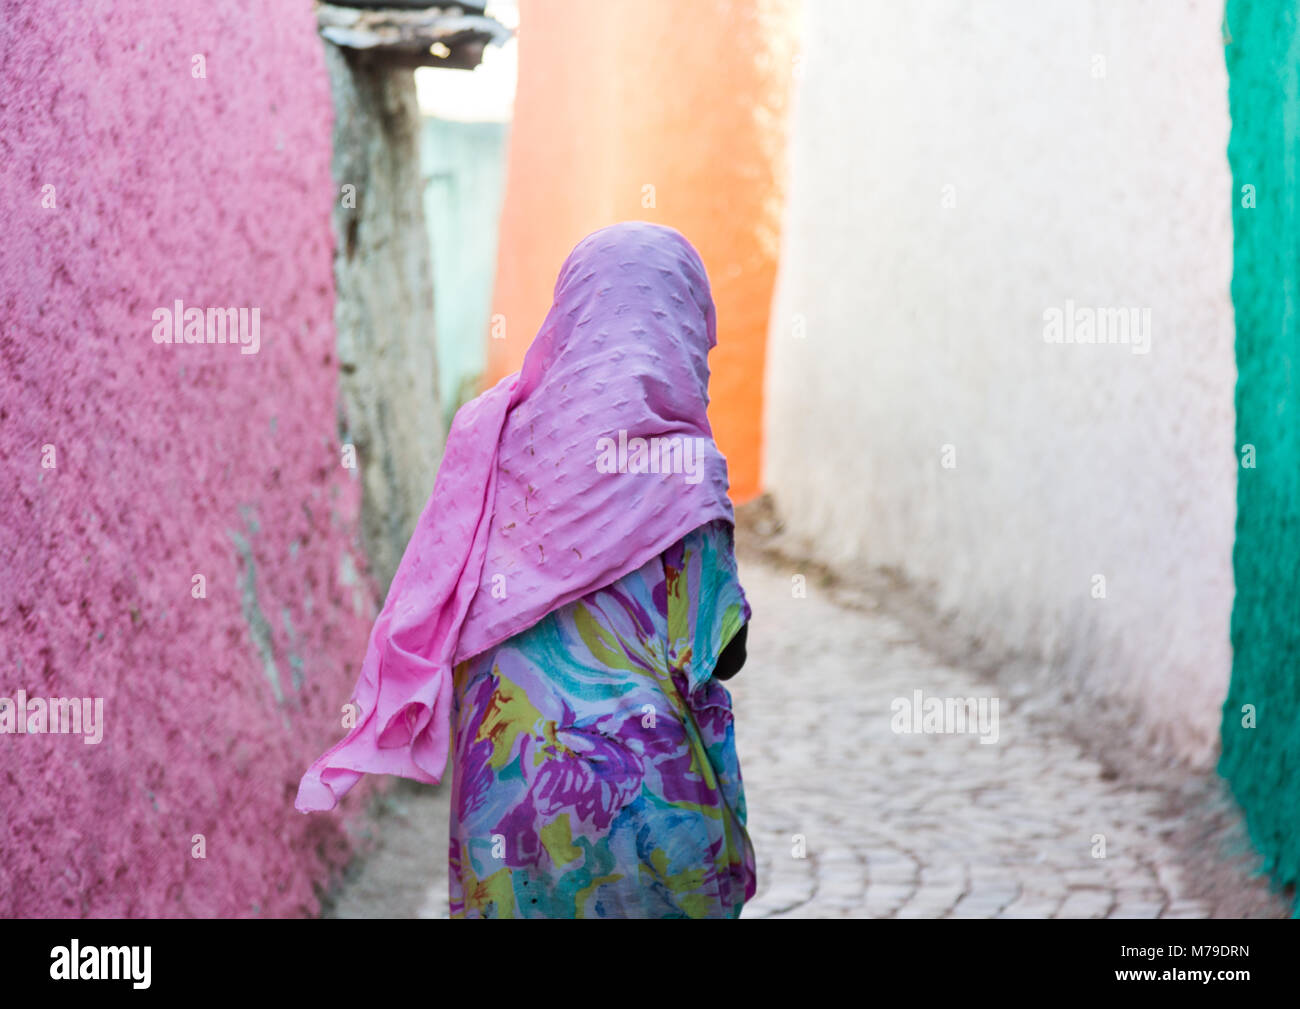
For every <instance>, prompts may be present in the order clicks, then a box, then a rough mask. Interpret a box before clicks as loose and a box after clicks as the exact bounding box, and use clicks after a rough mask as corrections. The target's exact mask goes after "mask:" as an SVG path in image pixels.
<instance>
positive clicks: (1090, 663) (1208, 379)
mask: <svg viewBox="0 0 1300 1009" xmlns="http://www.w3.org/2000/svg"><path fill="white" fill-rule="evenodd" d="M1221 14H1222V11H1221V5H1220V4H1218V3H1210V2H1203V0H1195V2H1178V3H1171V2H1149V3H1141V2H1135V0H1111V2H1103V0H1093V2H1085V0H1062V2H1060V3H1052V4H1044V3H1042V2H1041V0H998V2H983V3H976V2H970V0H914V2H907V3H903V2H898V0H879V2H871V0H807V4H806V11H805V27H804V42H803V49H802V56H803V58H802V64H801V68H800V74H799V80H798V83H797V90H796V96H795V106H794V120H793V137H792V149H791V160H790V178H789V193H788V203H787V207H786V221H785V229H784V239H783V242H784V247H783V251H782V257H781V273H780V277H779V281H778V289H777V295H776V301H775V306H774V311H773V316H772V318H773V327H772V332H771V339H770V348H769V350H770V355H771V356H770V359H769V366H768V369H767V374H768V376H769V377H768V388H767V390H766V411H767V414H766V436H765V438H766V441H765V444H766V450H765V460H764V464H765V471H766V472H765V482H766V485H767V488H768V489H769V490H770V491H771V492H772V493H773V496H774V497H775V500H776V502H777V505H778V507H779V509H780V510H781V512H782V514H783V517H784V518H785V519H786V521H787V523H788V525H789V526H790V527H791V528H792V529H793V531H794V532H796V533H797V534H800V535H802V536H804V537H806V538H808V539H809V540H810V541H811V542H812V543H813V544H814V553H815V554H816V555H817V557H818V559H820V560H823V561H826V562H829V563H830V564H832V566H839V567H850V566H855V565H862V564H870V565H883V566H895V567H898V568H900V569H902V570H903V571H904V572H905V573H906V574H907V575H909V576H910V578H912V579H913V580H914V581H916V582H918V583H920V584H922V585H932V586H933V588H934V592H935V593H936V598H935V602H936V604H937V605H938V606H939V607H940V608H942V609H943V610H945V611H952V612H955V613H956V614H957V615H958V617H959V619H960V621H961V622H962V624H963V625H964V626H965V627H966V628H968V629H969V630H971V631H973V632H975V633H977V634H979V635H980V636H982V637H983V638H984V639H985V640H987V641H988V643H989V644H990V646H991V647H993V648H994V649H995V650H1006V651H1014V652H1018V653H1021V654H1029V655H1042V656H1044V657H1045V659H1046V660H1047V661H1048V662H1050V663H1051V665H1052V668H1053V671H1054V675H1057V676H1060V677H1062V678H1065V679H1069V680H1074V681H1077V684H1078V685H1079V686H1081V687H1082V688H1083V691H1082V693H1083V694H1084V697H1085V698H1089V697H1091V698H1097V697H1102V696H1106V697H1110V698H1113V699H1118V700H1121V701H1122V702H1123V703H1124V704H1126V705H1128V706H1131V707H1132V709H1133V710H1134V711H1135V712H1136V713H1137V725H1138V731H1140V732H1143V733H1147V734H1149V735H1150V737H1151V738H1152V739H1153V740H1154V741H1156V742H1157V743H1158V744H1160V745H1163V746H1166V747H1170V748H1172V749H1173V750H1174V751H1176V752H1177V753H1178V754H1179V755H1180V756H1181V757H1183V758H1185V759H1188V760H1191V761H1194V762H1198V763H1203V762H1205V761H1208V760H1209V759H1211V758H1212V756H1213V751H1214V747H1215V745H1216V744H1215V740H1216V736H1217V727H1218V721H1219V710H1218V709H1219V706H1220V704H1221V703H1222V698H1223V695H1224V692H1225V690H1226V687H1227V677H1228V670H1229V666H1230V660H1231V653H1230V645H1229V638H1228V618H1229V611H1230V608H1231V603H1232V587H1233V583H1232V568H1231V550H1232V541H1233V524H1234V519H1235V493H1236V460H1235V456H1234V448H1233V384H1234V381H1235V377H1236V369H1235V364H1234V359H1233V317H1232V307H1231V301H1230V298H1229V279H1230V274H1231V265H1232V233H1231V221H1230V215H1229V202H1228V201H1229V199H1230V198H1231V193H1230V190H1231V179H1230V176H1229V172H1228V166H1227V161H1226V155H1225V151H1226V146H1227V139H1228V127H1229V122H1228V110H1227V74H1226V71H1225V69H1224V64H1223V51H1222V43H1221V39H1220V21H1221ZM1096 57H1101V58H1102V59H1104V68H1103V67H1102V66H1101V65H1100V64H1099V63H1097V62H1096V59H1095V58H1096ZM1097 70H1104V76H1101V77H1096V76H1094V72H1095V71H1097ZM945 186H952V187H953V189H952V190H948V191H945V189H944V187H945ZM945 193H946V195H948V196H949V197H950V198H951V197H954V196H955V206H944V197H945ZM1067 299H1072V300H1073V301H1074V302H1075V304H1076V305H1078V306H1093V307H1097V306H1110V307H1139V308H1148V309H1150V313H1151V346H1150V352H1149V353H1147V354H1135V353H1133V352H1132V347H1131V346H1119V345H1114V346H1111V345H1107V346H1079V345H1054V344H1048V343H1046V342H1045V340H1044V312H1045V310H1046V309H1048V308H1049V307H1051V306H1057V307H1060V308H1062V309H1063V308H1064V306H1065V303H1066V300H1067ZM801 332H802V333H803V335H802V336H800V335H799V334H800V333H801ZM945 445H951V446H953V447H954V449H955V458H956V467H955V468H954V469H945V468H944V467H943V466H942V452H943V446H945ZM1097 574H1100V575H1104V577H1105V580H1106V582H1105V588H1106V598H1105V599H1104V600H1102V599H1094V598H1092V596H1091V590H1092V587H1093V576H1094V575H1097ZM866 674H867V675H869V671H866Z"/></svg>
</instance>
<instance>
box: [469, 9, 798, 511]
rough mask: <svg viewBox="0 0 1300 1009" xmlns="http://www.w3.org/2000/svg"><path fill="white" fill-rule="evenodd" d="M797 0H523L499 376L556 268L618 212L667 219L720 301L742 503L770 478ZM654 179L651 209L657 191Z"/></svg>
mask: <svg viewBox="0 0 1300 1009" xmlns="http://www.w3.org/2000/svg"><path fill="white" fill-rule="evenodd" d="M797 9H798V8H797V2H796V0H659V2H654V0H650V2H646V0H522V2H521V4H520V29H519V85H518V92H517V95H516V98H515V119H514V124H513V126H512V128H511V138H510V154H509V169H508V172H509V175H508V181H507V184H506V197H505V205H504V208H503V212H502V220H501V240H500V245H499V252H498V264H497V279H496V291H495V295H494V300H493V313H494V315H499V316H501V318H502V319H503V321H504V331H505V338H504V339H495V338H489V339H488V376H487V377H488V379H489V380H490V381H496V380H497V379H499V378H500V377H501V376H502V375H505V374H508V373H509V372H511V371H514V370H515V369H517V368H518V367H519V364H520V362H521V361H522V359H523V355H524V351H525V350H526V349H527V347H528V344H529V343H530V342H531V340H532V338H533V334H534V333H535V332H536V331H537V327H538V326H539V325H540V324H541V322H542V319H543V317H544V316H545V315H546V310H547V309H548V308H549V307H550V300H551V290H552V287H553V285H554V283H555V276H556V274H557V273H558V272H559V268H560V264H561V263H562V262H563V261H564V257H565V256H566V255H567V254H568V252H569V250H570V249H571V248H572V247H573V246H574V245H575V244H576V243H577V242H578V241H579V240H580V239H581V238H582V237H583V236H584V235H586V234H588V233H590V232H591V231H594V230H595V229H597V228H600V227H603V226H605V225H607V224H612V223H614V222H616V221H621V220H628V219H639V220H647V221H656V222H658V223H661V224H667V225H671V226H672V227H674V228H677V229H678V230H679V231H681V232H682V233H683V234H684V235H686V237H687V238H689V239H690V240H691V242H692V243H693V244H694V245H695V247H696V248H697V249H699V251H700V255H701V256H703V258H704V263H705V266H706V267H707V269H708V272H709V279H710V282H711V284H712V287H713V296H714V300H715V302H716V303H717V308H718V346H717V347H716V348H715V349H714V351H713V353H712V355H711V357H710V363H711V365H712V369H713V378H712V385H711V395H712V400H711V403H710V408H709V418H710V421H711V422H712V424H713V429H714V435H715V436H716V438H717V441H718V444H719V446H720V447H721V449H722V451H723V452H724V453H725V454H726V456H727V460H728V463H729V466H730V473H731V494H732V498H733V500H735V501H737V502H738V503H739V502H743V501H745V500H748V499H749V498H752V497H753V496H754V495H756V494H757V493H758V492H759V490H760V488H761V474H760V471H759V461H760V459H761V454H762V453H761V449H762V402H761V401H762V394H763V367H764V359H765V348H766V343H767V324H768V313H769V310H770V307H771V300H772V287H773V283H774V281H775V277H776V265H777V255H778V252H779V228H780V213H781V189H782V174H783V170H784V163H785V110H786V106H787V96H788V92H789V86H790V82H791V76H792V66H793V57H794V53H795V46H796V38H795V33H796V30H797V23H798V22H797V16H796V13H797ZM646 186H653V187H654V189H653V200H654V205H653V206H646V205H644V202H645V200H646V199H647V196H646V193H647V190H646V189H645V188H644V187H646Z"/></svg>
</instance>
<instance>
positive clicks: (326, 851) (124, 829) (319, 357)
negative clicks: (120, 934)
mask: <svg viewBox="0 0 1300 1009" xmlns="http://www.w3.org/2000/svg"><path fill="white" fill-rule="evenodd" d="M72 6H75V7H76V10H75V16H73V13H72V10H71V6H70V5H62V7H61V11H62V12H63V13H62V14H61V13H60V12H58V11H51V10H49V9H48V8H47V5H33V4H28V3H21V2H18V0H5V2H3V3H2V4H0V193H2V194H3V203H2V205H0V232H2V233H3V234H4V236H5V239H4V242H3V243H0V458H2V459H3V463H2V464H0V474H2V477H0V480H2V482H0V569H3V572H4V573H3V577H0V671H2V672H0V695H3V696H7V697H12V696H13V693H14V692H15V691H16V690H18V689H25V690H26V691H27V692H28V693H29V694H41V695H45V696H48V695H57V696H74V697H82V696H89V697H102V698H103V699H104V711H105V722H106V727H105V733H104V738H103V741H102V742H101V743H99V744H98V745H87V744H85V743H83V742H82V741H81V739H80V738H79V737H74V736H69V735H23V736H13V735H10V736H2V737H0V851H2V852H3V858H0V916H3V917H9V916H14V915H44V916H56V917H59V916H78V915H88V916H136V915H161V916H170V915H187V916H188V915H230V916H245V915H247V916H253V915H264V916H272V915H294V914H300V913H308V912H312V911H314V910H315V909H316V908H317V906H318V905H317V900H316V897H315V894H314V892H313V882H315V881H318V880H320V879H321V877H322V876H323V875H324V874H325V872H326V865H327V863H329V862H332V861H337V859H338V858H340V857H341V856H343V855H344V854H346V852H345V842H344V837H343V834H342V833H341V830H340V827H339V820H338V819H337V818H331V817H310V818H309V817H304V816H302V815H300V814H298V813H296V812H294V810H293V806H292V803H293V795H294V789H295V787H296V784H297V780H298V777H299V776H300V775H301V773H302V771H303V769H304V768H305V766H306V764H307V763H308V762H309V761H310V759H311V757H312V756H314V755H315V754H316V753H318V752H320V750H321V749H322V748H323V747H324V746H325V745H327V744H328V743H329V742H330V741H332V740H333V739H334V738H337V736H338V733H339V730H338V727H337V725H338V723H337V719H338V714H337V712H338V704H339V700H340V698H345V697H346V696H347V692H348V690H349V689H350V688H351V686H352V683H353V682H354V678H355V663H356V662H357V660H358V659H359V658H360V656H361V655H363V654H364V650H365V640H366V634H367V632H368V629H369V617H370V616H371V615H372V614H373V612H374V610H373V606H374V593H373V590H372V589H371V588H368V587H367V583H366V581H365V579H364V563H363V561H362V559H361V554H360V551H359V549H358V544H357V543H356V542H355V541H356V539H357V526H358V509H359V500H360V487H359V484H358V483H357V482H356V481H355V480H352V479H349V477H348V474H347V473H346V472H345V471H344V470H343V469H342V468H341V467H340V465H339V443H338V439H337V438H336V435H335V423H336V422H335V411H336V404H335V400H336V384H337V381H338V364H337V358H336V354H335V333H334V325H333V321H332V318H331V316H332V312H333V287H332V283H331V240H330V226H329V213H330V211H329V207H330V201H331V196H332V193H333V185H332V183H331V179H330V171H329V151H330V95H329V90H328V85H327V81H326V75H325V68H324V66H323V61H322V57H321V43H320V41H319V39H318V38H317V36H316V32H315V26H314V19H313V16H312V12H311V5H310V4H309V3H308V2H307V0H294V2H292V3H281V4H273V5H267V4H262V3H257V2H253V0H242V2H231V3H227V4H216V5H214V4H207V3H198V2H194V0H182V2H177V3H169V4H157V3H148V2H127V3H108V2H97V3H85V4H80V5H72ZM194 54H203V55H204V56H205V57H206V75H207V76H206V78H204V79H196V78H194V77H193V76H192V66H193V64H192V56H193V55H194ZM47 184H48V185H52V186H54V187H55V197H56V206H55V207H54V208H50V209H46V208H43V207H42V206H41V201H42V188H43V187H44V186H46V185H47ZM176 298H182V299H184V300H185V302H186V303H187V304H189V305H195V306H215V305H234V306H250V307H258V308H259V309H260V313H261V349H260V352H259V353H257V354H254V355H247V356H244V355H240V354H239V352H238V350H237V349H236V348H233V347H230V346H212V347H199V346H158V345H155V344H154V342H153V341H152V339H151V328H152V320H151V314H152V312H153V311H154V309H155V308H156V307H159V306H164V305H170V304H171V303H172V301H173V299H176ZM46 445H50V446H53V448H54V452H55V455H54V461H55V462H56V464H57V465H56V468H53V469H44V468H42V465H41V463H42V455H43V446H46ZM195 574H202V575H204V576H205V578H206V598H203V599H199V598H194V597H193V596H192V586H193V585H194V583H193V581H192V579H193V576H194V575H195ZM356 801H358V800H356V799H354V800H352V802H353V803H355V802H356ZM195 834H202V835H204V837H205V839H206V842H205V843H206V858H205V859H196V858H194V857H192V851H193V850H194V841H193V836H194V835H195Z"/></svg>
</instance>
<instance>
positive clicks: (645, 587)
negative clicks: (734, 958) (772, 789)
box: [450, 521, 755, 918]
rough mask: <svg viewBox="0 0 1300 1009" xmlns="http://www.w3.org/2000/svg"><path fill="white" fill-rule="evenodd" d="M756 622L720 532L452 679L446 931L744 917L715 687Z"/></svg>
mask: <svg viewBox="0 0 1300 1009" xmlns="http://www.w3.org/2000/svg"><path fill="white" fill-rule="evenodd" d="M749 616H750V610H749V604H748V602H747V601H746V600H745V596H744V592H743V591H742V590H741V587H740V582H739V580H738V579H737V576H736V562H735V555H734V553H733V549H732V527H731V525H730V524H729V523H726V522H722V521H718V522H713V523H710V524H708V525H706V526H702V527H701V528H699V529H696V530H695V531H693V532H691V533H690V534H688V535H687V536H686V537H685V538H683V539H682V540H681V541H679V542H678V543H677V544H675V545H674V546H673V547H670V548H669V549H668V550H667V551H665V552H664V553H663V554H661V555H660V556H658V557H656V558H654V559H653V560H651V561H650V562H649V563H647V564H645V565H644V566H643V567H641V568H640V569H638V570H636V571H634V572H632V573H631V574H629V575H626V576H625V577H623V578H621V579H620V580H619V581H617V582H615V583H614V584H612V585H609V586H607V587H605V588H603V589H600V590H599V591H596V592H592V593H591V594H589V595H587V596H585V597H583V598H582V599H579V600H577V601H575V602H573V603H570V604H568V605H567V606H563V607H561V608H560V609H558V610H555V611H554V612H552V613H551V614H549V615H548V616H547V617H546V618H545V619H543V620H542V621H541V622H539V623H537V624H535V625H534V626H533V627H531V628H529V629H528V630H526V631H523V632H522V633H520V634H517V635H516V636H515V637H513V638H511V639H510V640H509V641H506V642H504V643H502V644H500V645H498V646H496V647H495V648H493V649H491V650H489V651H487V652H485V653H483V654H482V655H479V656H476V657H474V658H472V659H467V660H466V661H464V662H462V663H460V664H459V665H458V666H457V667H456V670H455V691H454V696H455V700H454V706H453V711H452V725H453V731H454V733H455V739H454V756H453V762H454V768H453V776H452V794H451V802H452V824H451V848H450V868H451V874H450V895H451V916H452V917H453V918H480V917H482V918H511V917H518V918H706V917H717V918H721V917H737V916H738V915H739V914H740V909H741V907H742V906H743V905H744V903H745V901H746V900H749V899H750V898H751V897H753V895H754V884H755V875H754V851H753V847H752V846H751V844H750V840H749V836H748V834H747V833H746V831H745V797H744V790H743V787H742V785H741V778H740V765H739V762H738V761H737V759H736V749H735V737H734V734H733V730H732V711H731V695H730V694H729V693H728V692H727V689H726V688H725V687H724V686H723V685H722V683H721V682H719V681H718V680H716V679H715V678H714V677H713V675H712V673H713V669H714V666H715V664H716V662H717V658H718V656H719V654H721V652H722V649H723V648H724V647H726V645H727V643H728V642H729V641H730V640H731V639H732V637H733V636H734V635H735V634H736V632H737V631H739V630H740V628H741V627H742V626H743V625H744V624H745V623H746V622H747V621H748V620H749Z"/></svg>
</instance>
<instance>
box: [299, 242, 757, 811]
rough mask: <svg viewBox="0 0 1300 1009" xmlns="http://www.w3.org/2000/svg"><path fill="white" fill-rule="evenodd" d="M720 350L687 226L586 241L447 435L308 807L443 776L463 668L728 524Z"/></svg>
mask: <svg viewBox="0 0 1300 1009" xmlns="http://www.w3.org/2000/svg"><path fill="white" fill-rule="evenodd" d="M716 342H717V326H716V322H715V316H714V308H713V299H712V296H711V295H710V293H709V281H708V277H707V276H706V274H705V272H704V264H703V263H702V262H701V260H700V257H699V254H698V253H696V251H695V249H694V248H692V246H691V244H690V243H689V242H688V241H686V239H685V238H683V237H682V235H681V234H680V233H678V232H677V231H674V230H673V229H672V228H666V227H663V226H661V225H656V224H648V223H644V222H639V221H634V222H626V223H623V224H616V225H613V226H611V227H608V228H602V229H601V230H600V231H596V232H594V233H593V234H591V235H588V236H587V237H586V238H584V239H583V240H582V241H581V242H579V243H578V245H577V247H576V248H574V250H573V252H571V253H570V254H569V257H568V259H566V260H565V262H564V266H563V268H562V269H561V270H560V276H559V279H558V280H557V281H556V283H555V295H554V301H553V303H552V305H551V310H550V312H549V313H547V316H546V320H545V321H544V322H543V323H542V328H541V330H539V331H538V333H537V336H536V338H535V339H534V340H533V343H532V346H531V347H529V349H528V353H527V354H526V355H525V357H524V363H523V367H522V368H521V369H520V370H519V372H518V373H517V374H514V375H510V376H507V377H506V378H504V379H502V380H501V381H500V382H499V383H497V385H496V386H494V387H493V388H492V389H489V390H488V391H487V392H485V393H483V394H482V395H481V396H479V397H478V398H477V399H475V400H473V401H472V402H470V403H466V404H465V406H464V407H462V408H461V409H460V411H459V412H458V413H457V414H456V419H455V420H454V421H453V422H452V426H451V432H450V434H448V436H447V446H446V450H445V453H444V455H443V459H442V465H441V467H440V469H439V472H438V479H437V483H436V486H435V487H434V491H433V495H432V497H431V498H430V499H429V503H428V504H427V505H426V506H425V509H424V512H423V513H422V514H421V515H420V520H419V522H418V523H417V524H416V527H415V532H414V533H413V534H412V536H411V541H410V543H409V544H408V545H407V548H406V553H405V554H404V555H403V556H402V563H401V565H400V566H399V568H398V570H397V574H396V576H395V577H394V579H393V583H392V587H391V588H390V590H389V593H388V599H387V601H386V602H385V603H384V607H383V610H382V611H381V612H380V614H379V617H378V619H377V620H376V621H375V626H374V629H373V630H372V631H371V634H370V645H369V648H368V650H367V652H366V657H365V661H364V663H363V664H362V667H361V678H360V680H359V682H358V684H357V688H356V691H355V692H354V694H353V699H354V701H355V704H356V707H357V709H358V720H357V724H356V727H355V728H353V729H352V731H351V732H349V733H348V735H347V737H346V738H344V739H343V740H342V741H341V742H339V743H338V744H336V745H335V746H334V747H332V748H331V749H329V750H328V751H326V752H325V753H324V754H322V755H321V756H320V757H319V758H318V759H317V760H316V762H315V763H314V764H312V765H311V767H310V769H308V771H307V773H306V774H305V775H304V776H303V779H302V782H301V783H300V784H299V786H298V798H297V801H296V803H295V805H296V806H297V808H298V809H299V810H301V811H303V812H310V811H312V810H321V809H332V808H333V807H334V805H335V803H337V802H338V800H339V799H340V798H342V797H343V795H344V794H346V793H347V791H348V790H349V789H350V788H351V787H352V786H353V785H355V784H356V783H357V782H358V781H359V780H360V779H361V775H362V774H396V775H400V776H402V777H406V778H414V779H415V780H416V781H423V782H427V783H436V782H438V781H439V780H440V779H441V777H442V773H443V770H444V769H445V767H446V764H447V749H448V744H449V737H450V708H451V681H452V673H451V670H452V667H453V666H454V665H455V664H456V663H458V662H460V661H461V660H463V659H466V658H470V657H472V656H474V655H478V654H480V653H482V652H484V651H486V650H487V649H489V648H491V647H493V646H494V645H496V644H499V643H500V642H502V641H505V640H506V639H507V638H510V637H512V636H514V635H515V634H518V633H519V632H520V631H523V630H526V629H527V628H529V627H531V626H532V625H533V624H535V623H536V622H537V621H539V620H541V619H542V618H543V617H544V616H546V614H548V613H550V612H551V611H552V610H554V609H557V608H558V607H560V606H563V605H564V604H566V603H569V602H571V601H573V600H574V599H579V598H581V597H582V596H584V595H587V594H588V593H589V592H593V591H595V590H596V589H599V588H603V587H604V586H606V585H609V584H611V583H612V582H615V581H617V580H618V579H619V578H621V577H623V576H624V575H625V574H627V573H628V572H630V571H634V570H636V569H637V568H639V567H641V566H642V565H643V564H645V563H646V562H647V561H649V560H650V559H651V558H653V557H655V556H656V555H658V554H660V553H662V552H663V551H664V550H666V549H667V548H668V547H669V546H671V545H672V544H673V543H675V542H676V541H677V540H679V539H681V538H682V537H683V536H685V535H686V534H687V533H688V532H690V531H691V530H692V529H695V528H697V527H699V526H701V525H704V524H705V523H707V522H710V521H712V520H713V519H716V518H725V519H727V520H729V521H730V520H732V518H733V513H732V507H731V502H730V500H729V499H728V497H727V486H728V485H727V464H726V460H725V459H724V458H723V456H722V454H721V453H720V452H719V451H718V448H717V446H716V445H715V444H714V441H713V431H712V429H711V428H710V427H709V420H708V417H707V416H706V414H705V407H706V406H707V404H708V399H709V393H708V387H709V364H708V353H709V350H710V349H711V348H712V347H713V346H714V344H715V343H716ZM602 439H607V440H602ZM637 439H645V442H644V444H643V445H642V444H641V443H638V442H637ZM668 439H677V440H678V441H677V442H676V446H675V451H674V443H673V442H672V441H668ZM647 449H648V451H647ZM651 456H652V457H653V458H652V459H651V458H650V457H651ZM648 459H649V461H647V460H648ZM611 468H613V469H614V470H615V471H614V472H610V470H611ZM647 468H649V469H652V470H654V471H653V472H644V471H643V470H645V469H647ZM660 470H678V472H660ZM683 470H684V471H683Z"/></svg>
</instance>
